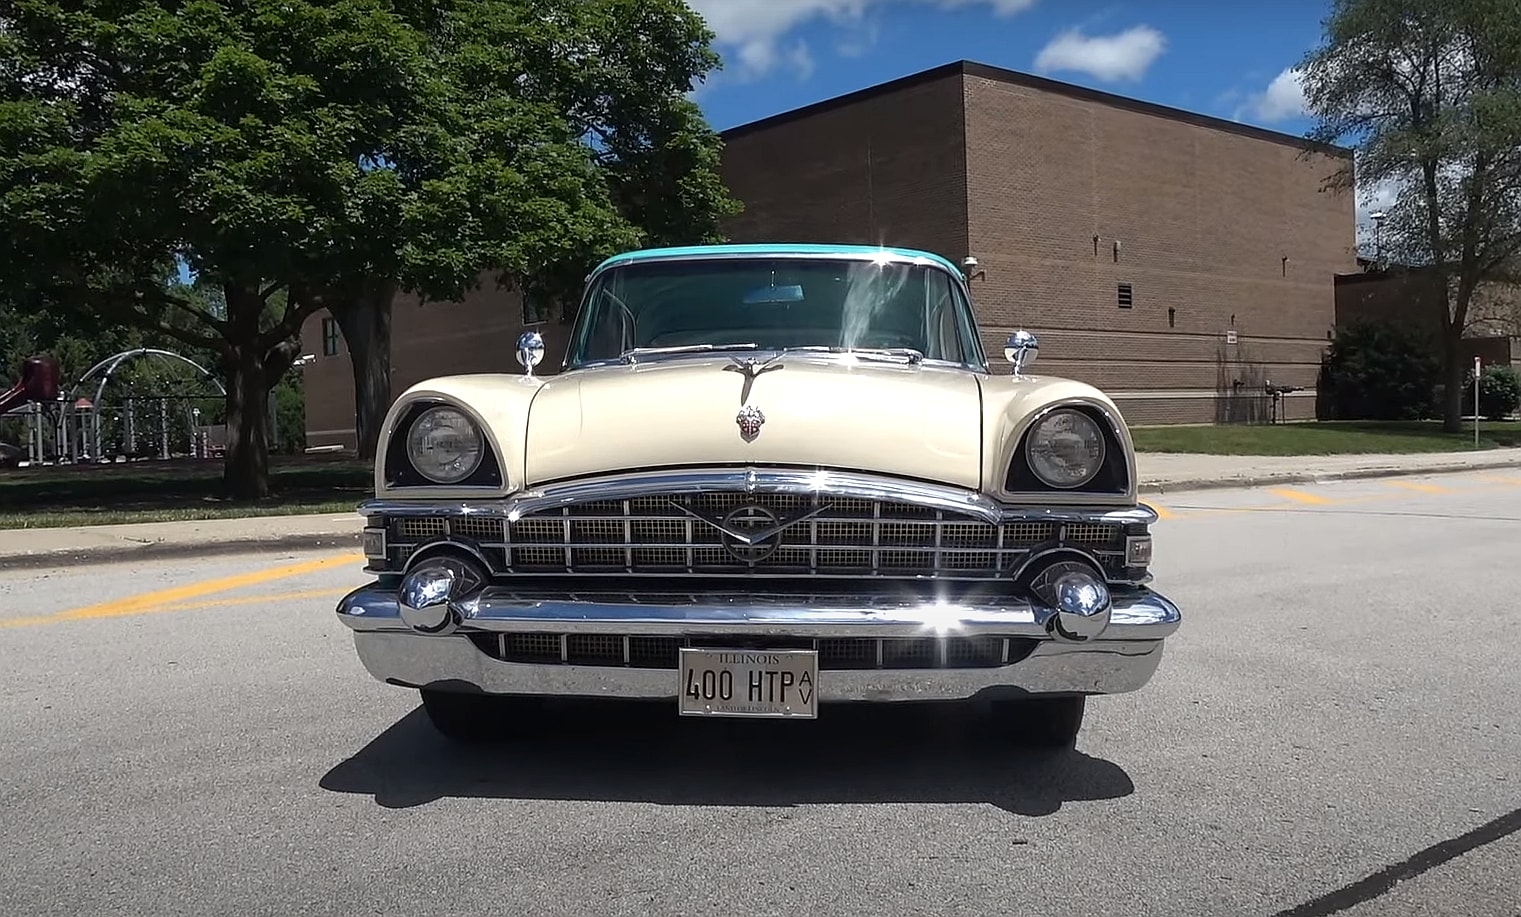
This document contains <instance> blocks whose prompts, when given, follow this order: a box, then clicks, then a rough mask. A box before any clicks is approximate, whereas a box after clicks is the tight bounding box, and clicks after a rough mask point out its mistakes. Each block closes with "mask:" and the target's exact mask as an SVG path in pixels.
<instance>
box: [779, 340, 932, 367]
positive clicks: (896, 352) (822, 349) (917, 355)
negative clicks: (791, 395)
mask: <svg viewBox="0 0 1521 917" xmlns="http://www.w3.org/2000/svg"><path fill="white" fill-rule="evenodd" d="M797 352H807V353H848V354H853V355H858V356H862V357H885V358H890V359H892V358H895V359H900V360H902V361H903V362H905V363H922V362H924V351H922V350H915V349H914V348H912V347H840V346H838V345H834V344H814V345H809V346H806V347H788V348H785V349H784V350H783V351H782V353H797Z"/></svg>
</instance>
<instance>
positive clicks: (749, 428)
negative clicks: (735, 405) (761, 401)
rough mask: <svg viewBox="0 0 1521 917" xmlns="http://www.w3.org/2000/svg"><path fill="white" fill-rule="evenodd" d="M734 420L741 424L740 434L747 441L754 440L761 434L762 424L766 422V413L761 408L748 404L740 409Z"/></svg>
mask: <svg viewBox="0 0 1521 917" xmlns="http://www.w3.org/2000/svg"><path fill="white" fill-rule="evenodd" d="M734 422H735V423H737V424H739V435H740V438H742V439H743V440H744V441H745V442H747V443H748V442H753V441H754V440H755V438H756V437H757V436H759V435H760V431H761V425H762V424H764V423H765V422H766V415H765V413H764V412H763V411H761V409H760V408H758V407H756V406H755V405H753V404H747V405H745V406H744V407H742V408H740V409H739V413H738V414H737V415H735V417H734Z"/></svg>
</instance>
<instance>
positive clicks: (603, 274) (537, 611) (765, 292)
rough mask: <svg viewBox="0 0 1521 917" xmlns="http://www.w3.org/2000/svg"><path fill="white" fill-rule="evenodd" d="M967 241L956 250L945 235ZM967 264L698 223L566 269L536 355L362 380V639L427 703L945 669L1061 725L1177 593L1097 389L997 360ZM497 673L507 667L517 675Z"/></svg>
mask: <svg viewBox="0 0 1521 917" xmlns="http://www.w3.org/2000/svg"><path fill="white" fill-rule="evenodd" d="M964 265H975V259H972V258H968V259H966V262H964ZM969 273H971V272H970V270H969V269H967V268H965V267H963V268H958V267H957V266H956V265H955V264H954V263H952V262H951V261H949V260H947V259H946V258H944V257H942V256H939V255H936V254H932V253H928V252H923V251H915V250H904V249H898V248H879V247H870V246H854V245H713V246H700V247H690V248H667V249H657V250H642V251H633V252H627V253H624V254H620V255H617V256H615V257H612V258H610V259H608V260H606V261H605V262H603V263H602V264H600V265H598V266H597V267H596V268H595V269H594V270H593V271H592V273H590V274H589V275H588V276H587V278H586V283H585V287H584V291H583V294H582V297H581V300H580V304H579V308H578V309H577V311H576V314H575V319H574V322H573V324H572V326H571V328H570V329H569V331H570V342H569V345H568V347H567V351H566V354H565V359H564V363H563V367H562V368H561V369H560V371H559V372H556V373H553V374H544V375H540V374H538V373H537V372H536V371H535V370H536V367H537V366H538V365H539V364H540V362H541V361H542V359H543V357H544V352H545V347H544V342H543V339H542V337H541V336H540V335H539V334H538V333H536V332H533V331H529V332H527V333H525V334H524V335H523V336H522V337H521V339H520V340H519V341H518V347H517V351H518V352H517V355H516V356H517V358H518V360H519V361H520V363H521V365H522V367H523V372H521V373H511V374H506V373H503V374H469V375H441V376H439V377H437V378H433V379H429V380H427V381H424V382H422V383H420V384H418V385H415V386H412V387H411V388H409V389H408V390H406V391H405V392H404V393H403V394H401V395H400V396H399V397H398V398H397V399H396V401H395V403H394V405H393V406H392V407H391V409H390V411H389V414H388V416H387V417H386V420H385V423H384V427H383V428H382V432H381V442H380V446H379V450H378V455H377V458H376V462H375V496H374V498H373V499H371V500H368V501H367V502H365V503H364V504H362V505H361V506H360V512H361V513H362V514H363V515H364V516H365V517H366V522H365V528H364V536H363V537H364V551H365V554H366V557H367V561H366V566H365V571H366V572H367V573H368V574H370V575H371V576H372V581H371V582H368V583H366V584H365V585H363V586H361V587H360V588H358V589H356V590H355V591H353V592H352V593H350V594H349V595H348V596H347V597H345V598H344V599H342V600H341V602H340V603H339V605H338V608H337V613H338V616H339V618H340V619H341V620H342V621H343V622H344V623H345V624H346V625H348V626H349V627H350V628H352V630H353V632H354V640H355V646H356V651H357V654H358V656H359V659H360V661H361V662H362V664H363V666H364V667H365V668H366V669H367V670H368V672H369V673H370V674H371V675H373V676H374V677H375V678H378V679H380V680H382V681H384V682H386V683H389V684H392V685H397V686H402V687H405V688H409V689H415V690H417V691H419V692H420V694H421V699H422V704H423V706H424V708H425V709H426V711H427V714H428V716H429V718H430V720H431V722H432V723H433V724H434V725H435V727H436V728H437V729H438V730H439V731H440V732H441V733H443V734H444V735H446V736H448V737H450V738H454V739H459V740H477V739H481V738H489V737H495V736H503V735H510V734H511V728H510V726H511V721H512V716H513V714H512V712H511V711H513V710H516V709H520V707H521V706H522V705H523V703H524V702H525V701H526V702H527V703H529V704H538V703H540V702H542V701H543V700H545V699H550V698H556V697H562V698H563V697H579V698H605V699H624V698H627V699H643V700H654V701H657V702H658V701H660V700H661V699H663V701H664V702H667V703H670V704H671V710H672V714H673V715H686V716H716V717H759V718H802V719H815V718H818V717H821V716H827V715H828V711H829V710H830V709H837V708H835V707H834V704H836V703H848V702H868V703H870V702H899V701H972V702H976V703H979V704H980V703H981V702H983V701H986V706H983V707H980V708H979V709H982V710H983V711H984V712H989V713H991V714H993V715H994V716H996V717H997V719H996V720H993V721H992V728H993V729H994V730H995V731H997V732H998V733H1000V734H1002V735H1006V736H1009V737H1013V738H1019V739H1022V740H1025V741H1028V742H1030V743H1034V744H1036V745H1045V746H1070V745H1071V744H1073V743H1074V742H1075V741H1076V738H1077V735H1078V732H1079V730H1080V728H1081V725H1082V721H1083V716H1084V712H1085V710H1086V704H1087V698H1089V697H1090V696H1093V695H1104V694H1114V693H1120V692H1127V691H1134V690H1137V689H1139V688H1142V687H1143V686H1144V685H1146V684H1147V683H1148V682H1149V680H1150V679H1151V678H1152V676H1153V674H1154V673H1155V671H1156V669H1157V666H1158V664H1159V662H1160V660H1161V656H1162V651H1163V643H1164V641H1165V639H1166V638H1167V637H1168V636H1169V635H1171V634H1172V633H1173V632H1174V631H1175V630H1176V629H1177V627H1178V626H1179V623H1180V615H1179V611H1178V609H1177V607H1176V606H1175V605H1174V604H1173V603H1172V602H1170V601H1169V600H1168V599H1166V598H1165V597H1164V596H1162V595H1161V594H1160V593H1158V592H1156V591H1154V590H1153V589H1152V588H1151V587H1150V586H1149V583H1150V581H1151V573H1150V569H1149V568H1150V566H1151V560H1152V536H1151V526H1152V525H1153V523H1154V522H1155V521H1156V520H1157V518H1158V517H1157V515H1156V513H1155V512H1154V511H1153V510H1152V509H1151V508H1150V507H1148V506H1146V505H1144V504H1141V503H1139V502H1138V501H1137V487H1136V466H1135V454H1134V447H1133V444H1132V441H1131V438H1130V432H1129V430H1128V428H1127V426H1126V424H1125V422H1124V420H1123V418H1122V416H1121V414H1120V411H1119V409H1118V408H1117V407H1116V406H1115V404H1114V402H1113V401H1112V400H1111V399H1110V398H1108V397H1106V396H1105V395H1104V394H1103V393H1102V392H1101V391H1099V390H1097V389H1095V388H1094V387H1092V386H1090V385H1087V384H1083V383H1080V382H1077V381H1073V380H1068V379H1061V378H1054V377H1042V376H1035V375H1031V374H1030V372H1029V369H1030V366H1031V363H1032V361H1033V360H1034V358H1035V357H1036V354H1037V346H1038V342H1037V341H1036V339H1035V337H1034V335H1032V334H1029V333H1027V332H1023V331H1021V332H1017V333H1015V334H1013V335H1012V336H1010V337H1009V338H1008V342H1007V346H1006V347H1005V349H1004V356H1005V357H1006V358H1007V359H1008V361H1009V363H1010V364H1011V365H1010V366H1009V367H1008V368H1006V369H1002V370H995V368H994V367H993V366H991V365H990V363H989V360H988V357H987V355H986V353H985V350H984V345H983V343H982V341H981V339H980V337H979V332H978V327H977V323H976V321H975V317H974V314H973V310H972V305H971V292H970V291H971V288H972V282H971V281H970V280H969V277H968V274H969ZM514 699H517V700H516V702H514Z"/></svg>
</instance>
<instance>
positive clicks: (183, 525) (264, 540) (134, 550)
mask: <svg viewBox="0 0 1521 917" xmlns="http://www.w3.org/2000/svg"><path fill="white" fill-rule="evenodd" d="M1137 465H1138V466H1139V467H1138V470H1139V472H1140V479H1141V482H1140V491H1141V494H1142V499H1143V500H1144V499H1145V495H1146V494H1159V493H1176V492H1178V491H1188V490H1204V489H1212V488H1222V487H1259V486H1271V485H1282V484H1295V483H1304V482H1311V481H1334V480H1345V479H1352V478H1374V477H1393V476H1397V475H1407V474H1434V473H1443V472H1461V471H1479V470H1484V469H1495V468H1521V449H1488V450H1485V451H1483V452H1443V453H1428V454H1418V455H1327V456H1261V455H1244V456H1243V455H1186V454H1175V453H1151V452H1143V453H1141V454H1140V455H1139V456H1138V457H1137ZM361 528H363V521H362V520H361V519H360V517H359V516H358V515H357V514H354V513H336V514H330V515H321V516H259V517H253V518H248V519H213V520H206V521H201V522H155V523H144V524H135V525H98V526H84V527H79V528H54V529H6V530H0V572H3V571H8V570H17V569H26V568H37V567H55V566H64V565H69V564H79V563H102V562H107V561H113V562H115V561H133V560H147V559H153V558H157V557H176V556H178V557H188V556H205V555H208V554H216V553H232V552H240V551H241V552H253V551H258V552H272V551H295V550H313V549H322V548H331V549H334V550H352V551H355V552H358V550H359V548H360V540H359V533H360V529H361Z"/></svg>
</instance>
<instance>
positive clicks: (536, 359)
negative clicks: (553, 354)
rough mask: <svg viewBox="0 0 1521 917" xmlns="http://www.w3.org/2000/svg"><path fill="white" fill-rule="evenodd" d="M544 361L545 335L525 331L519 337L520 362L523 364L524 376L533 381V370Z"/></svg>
mask: <svg viewBox="0 0 1521 917" xmlns="http://www.w3.org/2000/svg"><path fill="white" fill-rule="evenodd" d="M543 359H544V335H542V334H540V333H538V332H537V331H525V332H523V333H522V334H520V335H518V362H519V363H521V364H523V373H524V375H526V376H527V377H528V378H530V379H532V378H533V368H534V367H535V366H538V365H539V363H540V362H541V361H542V360H543Z"/></svg>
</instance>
